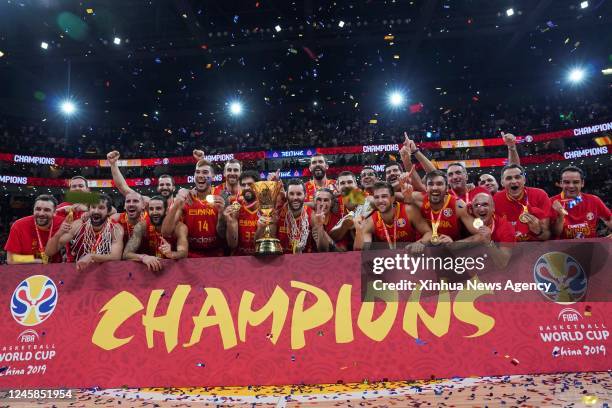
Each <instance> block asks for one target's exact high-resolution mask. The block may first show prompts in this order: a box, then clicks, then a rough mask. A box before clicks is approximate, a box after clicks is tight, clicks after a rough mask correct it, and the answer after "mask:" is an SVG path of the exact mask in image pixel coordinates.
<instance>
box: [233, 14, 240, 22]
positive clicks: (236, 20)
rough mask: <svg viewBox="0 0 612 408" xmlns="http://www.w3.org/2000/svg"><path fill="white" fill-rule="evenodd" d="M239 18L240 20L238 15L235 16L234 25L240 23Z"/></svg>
mask: <svg viewBox="0 0 612 408" xmlns="http://www.w3.org/2000/svg"><path fill="white" fill-rule="evenodd" d="M238 18H239V17H238V15H235V16H234V24H236V23H237V22H238Z"/></svg>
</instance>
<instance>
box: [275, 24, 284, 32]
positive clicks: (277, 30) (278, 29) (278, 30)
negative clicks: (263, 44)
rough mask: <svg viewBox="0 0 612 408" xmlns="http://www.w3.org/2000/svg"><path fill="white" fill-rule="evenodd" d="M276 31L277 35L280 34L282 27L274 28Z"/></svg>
mask: <svg viewBox="0 0 612 408" xmlns="http://www.w3.org/2000/svg"><path fill="white" fill-rule="evenodd" d="M274 29H275V30H276V32H277V33H280V31H281V30H282V28H281V26H279V25H276V27H274Z"/></svg>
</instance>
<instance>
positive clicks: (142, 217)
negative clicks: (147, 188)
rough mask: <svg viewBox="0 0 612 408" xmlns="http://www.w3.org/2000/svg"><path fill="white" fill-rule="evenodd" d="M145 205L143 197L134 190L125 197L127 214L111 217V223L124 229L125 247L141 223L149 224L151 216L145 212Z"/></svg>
mask: <svg viewBox="0 0 612 408" xmlns="http://www.w3.org/2000/svg"><path fill="white" fill-rule="evenodd" d="M144 205H145V204H144V199H143V197H142V196H141V195H140V194H139V193H137V192H135V191H133V190H132V191H131V192H129V193H127V194H126V195H125V203H124V207H125V212H122V213H118V214H114V215H112V216H111V217H110V220H111V222H114V223H115V224H118V225H119V226H120V227H121V228H122V229H123V246H125V244H127V242H128V241H129V239H130V238H131V237H132V233H133V231H134V228H135V227H136V225H137V224H138V223H139V222H140V221H145V222H148V218H149V216H148V214H147V212H146V211H144Z"/></svg>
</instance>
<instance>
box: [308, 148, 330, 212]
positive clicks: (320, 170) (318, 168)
mask: <svg viewBox="0 0 612 408" xmlns="http://www.w3.org/2000/svg"><path fill="white" fill-rule="evenodd" d="M308 169H309V170H310V174H311V176H312V178H311V179H310V180H308V181H307V182H306V184H305V185H304V188H305V189H306V196H305V202H307V203H309V202H312V201H313V200H314V196H315V193H316V192H317V190H318V189H320V188H323V187H330V186H332V185H334V183H335V182H336V181H335V180H332V179H328V178H327V169H329V165H328V164H327V161H326V160H325V156H323V155H322V154H316V155H314V156H312V157H311V158H310V166H309V167H308Z"/></svg>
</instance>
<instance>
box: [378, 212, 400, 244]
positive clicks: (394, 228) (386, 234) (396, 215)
mask: <svg viewBox="0 0 612 408" xmlns="http://www.w3.org/2000/svg"><path fill="white" fill-rule="evenodd" d="M399 212H400V206H399V204H398V206H397V210H396V211H395V214H394V215H393V242H391V237H389V231H387V224H386V223H385V220H383V217H382V214H380V211H379V214H380V222H381V223H382V226H383V229H384V230H385V237H386V238H387V244H389V249H395V248H396V246H397V219H398V218H399Z"/></svg>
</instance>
